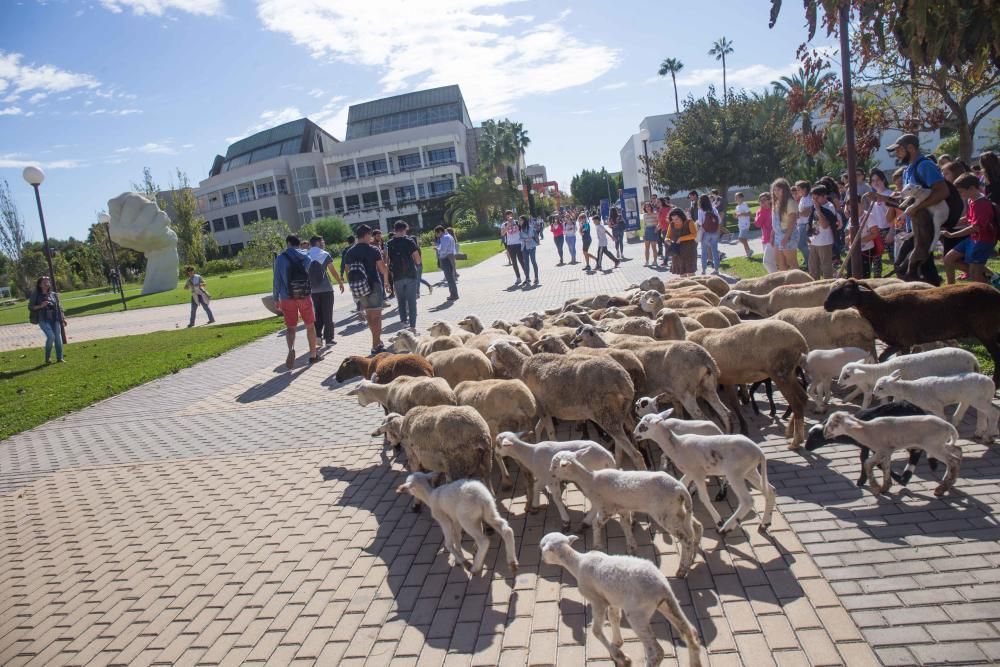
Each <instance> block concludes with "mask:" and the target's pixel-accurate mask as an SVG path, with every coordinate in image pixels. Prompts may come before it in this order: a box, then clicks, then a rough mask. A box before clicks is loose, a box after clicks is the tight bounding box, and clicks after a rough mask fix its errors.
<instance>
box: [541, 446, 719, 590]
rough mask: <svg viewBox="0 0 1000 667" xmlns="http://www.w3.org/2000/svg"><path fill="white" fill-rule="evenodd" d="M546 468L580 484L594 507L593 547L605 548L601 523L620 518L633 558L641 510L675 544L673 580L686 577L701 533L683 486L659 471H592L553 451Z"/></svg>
mask: <svg viewBox="0 0 1000 667" xmlns="http://www.w3.org/2000/svg"><path fill="white" fill-rule="evenodd" d="M550 470H551V471H552V474H553V475H554V476H555V477H556V478H557V479H561V480H566V481H569V482H574V483H575V484H576V485H577V486H579V487H580V489H581V490H582V491H583V495H585V496H586V497H587V499H588V500H590V502H591V504H592V505H593V508H594V511H595V516H594V526H593V527H594V546H595V547H597V548H599V549H600V548H604V524H606V523H607V522H608V520H609V519H610V518H611V517H613V516H615V515H619V516H620V523H621V526H622V530H623V531H624V533H625V542H626V544H627V549H628V553H629V554H630V555H633V554H635V552H636V550H637V549H638V544H637V543H636V541H635V535H634V534H633V533H632V514H633V513H634V512H644V513H646V514H648V515H649V518H650V519H651V520H652V522H653V523H655V524H656V525H658V526H659V527H660V529H661V530H663V531H664V532H666V533H667V534H669V535H670V536H672V537H673V538H674V539H675V540H677V543H678V544H679V545H680V559H681V562H680V566H679V567H678V568H677V575H676V576H677V577H679V578H684V577H686V576H687V574H688V572H689V571H690V570H691V565H692V564H693V563H694V558H695V554H696V553H697V551H698V545H699V543H700V542H701V535H702V530H703V529H702V526H701V523H700V522H699V521H698V520H697V519H695V518H694V510H693V503H692V501H691V494H690V493H688V490H687V489H686V488H685V487H684V485H683V484H681V483H680V482H678V481H677V480H676V479H674V478H673V477H671V476H670V475H668V474H667V473H665V472H660V471H655V472H652V471H648V470H615V469H605V470H594V471H591V470H588V469H587V468H586V467H585V466H584V465H583V464H582V463H580V461H579V460H577V458H576V455H575V454H574V453H573V452H558V453H556V454H555V455H554V456H553V457H552V465H551V467H550Z"/></svg>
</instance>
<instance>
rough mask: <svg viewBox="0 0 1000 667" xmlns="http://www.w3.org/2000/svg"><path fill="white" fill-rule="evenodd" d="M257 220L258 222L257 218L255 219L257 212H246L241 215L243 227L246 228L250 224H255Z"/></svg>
mask: <svg viewBox="0 0 1000 667" xmlns="http://www.w3.org/2000/svg"><path fill="white" fill-rule="evenodd" d="M257 220H259V218H258V217H257V211H247V212H246V213H244V214H243V226H244V227H246V226H247V225H249V224H251V223H254V222H257Z"/></svg>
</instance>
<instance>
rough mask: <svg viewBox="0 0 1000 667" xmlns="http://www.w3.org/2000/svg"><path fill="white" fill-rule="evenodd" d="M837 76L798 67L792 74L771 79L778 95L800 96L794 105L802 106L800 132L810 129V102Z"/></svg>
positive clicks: (803, 132) (809, 130)
mask: <svg viewBox="0 0 1000 667" xmlns="http://www.w3.org/2000/svg"><path fill="white" fill-rule="evenodd" d="M836 80H837V76H836V75H835V74H834V73H833V72H822V71H817V72H809V73H808V74H806V71H805V69H803V68H801V67H800V68H799V71H798V72H796V73H795V74H793V75H792V76H783V77H781V78H780V79H778V80H777V81H772V82H771V85H772V86H774V92H776V93H778V94H779V95H786V96H791V95H796V96H801V100H797V101H796V105H797V106H798V105H801V106H802V112H801V114H802V115H801V120H802V134H809V133H810V132H811V131H812V103H813V100H815V98H816V95H817V94H818V93H819V91H820V90H821V89H822V88H823V86H826V85H828V84H830V83H832V82H834V81H836Z"/></svg>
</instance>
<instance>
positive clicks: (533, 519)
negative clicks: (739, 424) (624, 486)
mask: <svg viewBox="0 0 1000 667" xmlns="http://www.w3.org/2000/svg"><path fill="white" fill-rule="evenodd" d="M723 248H724V250H725V251H727V252H729V253H730V254H738V252H739V246H737V245H735V244H732V245H725V244H724V246H723ZM626 251H627V252H626V254H628V255H629V256H630V257H632V258H633V260H632V261H630V262H625V263H623V265H622V269H620V270H617V271H613V272H610V273H606V274H605V273H598V274H594V275H587V274H586V273H584V272H583V271H582V270H580V266H565V267H560V268H555V267H554V264H555V259H554V257H555V252H554V249H553V247H552V244H551V239H549V238H546V239H545V241H544V242H543V245H542V248H540V250H539V264H540V265H541V267H542V285H541V286H540V287H538V288H535V289H531V290H526V291H515V292H509V291H505V289H504V288H505V287H507V286H508V285H510V284H511V283H512V282H513V277H512V271H511V269H510V268H509V267H507V266H505V260H504V258H503V257H500V256H498V257H495V258H492V259H490V260H487V261H486V262H484V263H482V264H480V265H478V266H477V267H474V268H469V269H464V270H462V271H461V278H460V280H459V291H460V293H461V299H460V300H459V301H458V302H455V303H453V304H450V305H448V304H446V302H444V297H445V296H446V292H445V291H444V290H435V291H434V294H433V295H431V296H426V294H425V295H423V296H422V298H421V300H420V301H419V307H420V321H419V323H418V324H419V326H420V328H421V329H423V328H425V327H426V326H427V325H429V324H430V323H431V322H432V321H434V320H435V319H442V320H446V321H451V322H454V321H457V320H458V319H460V318H461V317H463V316H465V315H467V314H476V315H479V316H480V317H481V318H482V319H483V320H484V321H485V322H487V323H489V322H491V321H492V320H493V319H495V318H498V317H504V318H515V317H517V316H519V315H522V314H524V313H527V312H529V311H531V310H535V309H540V308H547V307H551V306H555V305H557V304H560V303H562V302H563V301H564V300H565V299H567V298H569V297H571V296H577V295H584V294H591V293H595V292H600V291H605V292H614V291H616V290H619V289H622V288H624V287H626V286H628V285H629V284H632V283H635V282H638V281H639V280H641V279H642V278H643V277H645V276H647V275H650V274H651V273H652V272H653V270H652V269H649V268H645V267H643V266H642V259H641V252H642V248H641V246H639V245H630V246H628V247H627V249H626ZM660 275H663V276H664V277H665V276H666V274H660ZM253 298H257V297H253ZM246 299H247V300H248V301H249V300H250V299H251V297H246ZM227 301H233V302H236V301H240V299H231V300H224V301H219V302H218V304H217V305H218V307H219V308H220V309H221V308H222V306H223V304H225V303H226V302H227ZM348 301H349V299H345V298H343V297H339V296H338V305H337V311H336V315H337V318H338V320H339V321H340V325H339V326H338V341H339V343H338V344H337V345H336V346H335V347H334V348H332V351H331V352H330V353H329V354H328V356H327V359H326V360H324V361H323V362H322V363H320V364H318V365H313V366H309V365H308V364H307V363H306V354H307V350H306V347H305V341H304V337H302V338H303V339H302V340H301V343H300V345H299V350H298V351H299V354H300V357H299V359H298V361H297V364H296V366H295V368H294V369H293V371H292V372H286V371H285V370H284V365H283V361H284V341H283V338H282V337H280V336H268V337H267V338H264V339H262V340H260V341H258V342H256V343H253V344H251V345H248V346H246V347H243V348H240V349H237V350H234V351H231V352H229V353H227V354H225V355H222V356H220V357H218V358H215V359H212V360H210V361H207V362H204V363H202V364H199V365H197V366H194V367H192V368H190V369H187V370H183V371H181V372H179V373H177V374H174V375H170V376H167V377H165V378H162V379H160V380H157V381H155V382H151V383H149V384H147V385H144V386H141V387H138V388H136V389H133V390H132V391H129V392H126V393H124V394H121V395H119V396H116V397H114V398H112V399H109V400H107V401H104V402H102V403H99V404H97V405H94V406H92V407H90V408H87V409H85V410H82V411H80V412H78V413H74V414H71V415H68V416H66V417H64V418H61V419H57V420H54V421H52V422H50V423H48V424H45V425H43V426H40V427H38V428H35V429H33V430H31V431H28V432H25V433H22V434H20V435H17V436H15V437H13V438H10V439H9V440H8V441H6V442H4V443H2V444H0V563H2V567H0V664H2V665H23V664H31V665H61V664H67V665H112V664H113V665H144V664H178V665H192V664H212V665H215V664H224V665H235V664H242V663H247V664H273V665H290V664H302V665H306V664H316V665H338V664H339V665H366V664H370V665H378V666H379V667H386V666H389V665H391V666H396V665H421V666H424V665H445V664H447V665H505V666H508V665H509V666H514V665H556V664H558V665H580V664H584V663H586V664H588V665H610V664H611V661H610V660H609V656H608V653H607V651H606V650H605V649H604V647H603V646H602V645H601V644H600V643H599V642H598V641H597V640H596V639H595V638H594V637H593V635H592V634H591V633H590V627H591V623H592V619H591V617H590V614H589V612H588V610H587V608H586V605H585V603H584V600H583V598H582V597H581V595H580V592H579V590H578V589H577V588H576V584H575V581H574V580H573V578H572V577H571V576H570V575H568V574H567V573H566V572H565V571H563V570H561V569H560V568H557V567H554V566H547V565H542V564H540V558H539V551H538V542H539V540H540V539H541V537H542V536H543V535H544V534H545V533H546V532H548V531H553V530H558V529H559V526H560V521H559V517H558V514H557V513H556V512H555V511H554V509H553V510H552V511H549V506H548V505H547V504H546V501H545V500H543V507H542V511H540V512H538V513H537V514H526V513H525V508H524V505H525V497H524V486H523V484H524V482H523V479H520V478H518V479H516V486H515V492H514V496H513V498H512V497H511V492H503V493H501V494H500V497H499V504H500V506H501V513H502V514H503V515H504V516H505V517H506V518H507V519H508V521H510V523H511V526H512V527H513V529H514V534H515V538H516V542H517V548H518V558H519V560H520V569H519V571H518V573H517V575H516V576H513V575H512V574H511V573H510V572H509V571H508V569H507V566H506V564H505V562H504V559H503V558H502V557H498V538H497V537H496V536H493V538H492V542H491V548H490V553H489V557H488V558H487V565H488V567H487V574H486V576H485V577H482V578H479V577H476V578H470V577H469V575H468V574H467V573H466V572H465V571H463V570H460V569H457V568H449V566H448V563H447V556H446V554H445V553H443V552H442V549H441V546H442V545H441V533H440V530H439V529H438V527H437V525H436V524H435V523H434V522H433V520H432V519H431V518H430V515H429V512H427V511H426V510H425V511H424V512H421V513H419V514H416V513H413V512H411V511H410V509H409V502H408V501H409V500H410V497H409V496H398V495H397V494H396V493H395V489H396V486H397V485H398V484H399V483H401V482H402V480H403V478H404V472H403V467H402V466H401V465H400V463H399V462H398V461H396V460H394V458H393V456H392V453H391V452H384V451H383V448H382V444H381V439H380V438H379V439H376V438H372V437H371V436H370V435H369V434H370V433H371V431H372V429H373V428H374V427H375V426H376V425H377V424H378V423H379V422H380V421H381V417H382V411H381V410H380V409H379V408H378V407H377V406H374V405H373V406H369V407H366V408H360V407H359V406H358V405H357V401H356V400H355V399H354V398H353V397H349V396H347V395H346V394H347V391H348V390H349V389H350V387H351V386H352V384H353V383H346V384H344V385H341V384H338V383H337V382H336V380H335V379H334V378H333V374H334V373H335V371H336V368H337V365H338V363H339V361H340V359H341V358H342V357H343V356H344V355H345V354H364V353H366V352H367V350H368V348H369V346H370V338H369V336H368V334H367V331H366V330H364V329H363V327H362V326H361V325H360V324H359V323H358V322H357V321H356V320H354V319H353V318H351V317H350V316H349V313H348V312H347V307H348ZM258 303H259V299H258ZM234 305H235V304H234ZM215 307H216V306H215V305H213V308H215ZM249 307H250V306H247V308H249ZM183 308H184V309H185V311H186V309H187V306H184V307H183ZM261 310H262V309H261ZM140 312H141V311H136V313H135V315H138V314H139V313H140ZM219 312H221V311H217V313H219ZM387 312H388V316H387V322H390V323H392V325H391V326H390V327H389V329H390V331H392V330H395V329H398V324H397V323H396V322H397V318H396V317H395V311H394V310H391V311H387ZM261 315H264V313H261ZM100 317H105V316H100ZM183 317H186V312H185V313H184V315H183ZM88 319H91V318H88ZM95 319H96V318H95ZM77 321H79V320H77ZM81 326H82V325H81ZM5 328H6V327H5ZM0 331H2V329H0ZM749 352H751V353H752V351H749ZM567 389H568V390H578V391H584V390H586V388H583V387H580V388H567ZM762 405H763V401H762ZM779 410H780V407H779ZM747 414H748V419H750V421H751V428H752V429H753V432H752V433H751V436H752V437H754V439H755V440H757V441H759V442H762V443H763V446H764V448H765V450H766V452H767V454H768V458H769V476H770V481H771V483H772V484H774V486H775V487H776V489H777V493H778V511H776V512H775V517H774V523H773V526H772V529H771V532H770V534H769V535H767V536H764V535H760V534H759V533H758V532H757V530H756V529H757V524H758V519H757V517H756V515H754V516H753V517H752V518H750V519H749V520H748V521H747V522H746V524H745V530H737V531H735V533H734V534H731V535H729V536H727V537H726V539H725V540H724V541H723V540H720V538H719V536H718V535H717V533H716V532H715V531H714V530H713V529H712V528H711V525H712V522H711V520H710V519H709V517H708V514H707V513H706V512H705V511H704V508H703V507H701V506H700V504H698V503H696V509H697V513H698V517H699V519H700V520H701V521H702V523H703V524H705V526H706V530H705V538H704V540H703V542H702V545H701V546H702V550H703V551H702V553H701V554H699V556H698V558H697V560H696V561H695V566H694V569H693V570H692V572H691V574H690V575H689V576H688V578H687V579H685V580H676V579H672V584H673V586H674V590H675V592H676V594H677V597H678V599H679V600H680V602H681V604H682V607H683V609H684V611H685V613H686V614H687V615H688V617H689V618H690V619H691V620H692V621H693V622H694V623H695V624H696V626H697V628H698V631H699V633H700V636H701V638H702V640H703V642H704V644H705V645H706V647H707V655H708V659H709V662H710V664H712V665H740V664H742V665H748V666H753V667H758V666H764V665H838V664H843V665H852V666H853V665H871V664H886V665H911V664H939V663H949V664H984V663H989V662H992V661H997V660H1000V634H998V630H1000V574H998V573H1000V568H998V565H1000V549H998V548H997V547H998V538H1000V528H998V526H997V522H996V519H995V513H996V510H997V506H998V504H1000V486H998V484H997V479H998V477H1000V457H998V455H997V453H996V450H995V449H993V448H988V447H984V446H982V445H979V444H973V443H971V442H969V441H968V440H963V442H962V446H963V448H964V453H965V459H964V461H963V465H962V471H961V474H960V476H959V479H958V483H957V485H956V487H955V489H954V490H953V491H952V492H951V493H950V494H949V495H947V496H946V497H944V498H941V499H937V498H934V497H933V495H932V494H931V491H932V489H933V488H934V486H935V484H936V482H935V480H934V479H933V477H932V475H933V474H934V473H931V472H930V471H929V470H928V469H927V467H926V464H921V466H920V467H919V468H918V470H917V474H916V475H915V477H914V479H913V480H912V481H911V483H910V485H909V487H907V488H906V489H905V490H902V489H900V487H899V486H898V485H897V486H894V487H893V490H892V492H891V493H890V494H888V495H887V496H884V497H875V496H873V495H872V494H871V493H870V492H869V491H868V490H867V489H864V490H862V489H859V488H857V486H855V483H854V480H855V479H856V478H857V474H858V471H859V463H858V457H857V450H856V449H854V448H851V447H847V446H830V447H827V448H825V449H821V450H819V451H818V454H819V455H814V454H811V453H804V454H800V453H797V452H791V451H788V450H787V449H786V447H785V441H784V439H783V438H782V437H781V434H782V432H783V424H772V423H771V421H770V420H769V419H768V418H767V417H766V416H765V417H756V418H753V419H751V418H750V417H749V412H748V413H747ZM814 418H815V415H810V423H812V422H813V419H814ZM973 426H974V422H973V421H971V418H969V419H967V421H966V422H965V423H964V424H963V425H962V427H961V429H960V430H961V433H962V435H963V437H969V436H971V434H972V431H973ZM515 468H516V466H515ZM937 474H940V470H939V471H938V473H937ZM731 495H732V494H731ZM567 496H568V506H569V508H570V512H571V515H572V518H573V521H574V524H578V523H579V521H580V519H581V518H582V516H583V510H584V507H585V506H584V501H583V498H582V496H581V495H580V493H579V491H577V490H576V489H575V488H573V489H571V490H569V491H568V493H567ZM755 499H756V500H757V506H758V507H761V503H762V500H761V499H760V498H757V497H756V496H755ZM718 505H719V509H720V511H721V512H722V513H723V514H726V512H727V511H731V510H727V509H726V508H724V507H722V504H721V503H719V504H718ZM640 523H641V525H640V527H639V528H638V530H637V531H636V532H637V536H638V537H639V540H640V545H641V550H640V551H641V554H640V555H642V556H644V557H648V558H652V559H654V560H656V562H657V563H658V565H659V566H660V568H661V570H663V571H664V572H665V573H667V574H669V575H672V574H673V572H674V571H675V570H676V566H677V553H676V545H674V544H671V543H668V542H664V541H663V536H662V535H661V534H659V533H658V534H657V536H656V538H655V540H654V541H652V542H651V541H650V537H649V532H648V531H647V530H646V522H645V519H644V518H643V519H642V521H641V522H640ZM608 529H609V530H608V534H609V538H610V539H609V550H610V551H611V552H613V553H624V551H625V544H624V538H623V535H622V533H621V530H620V528H619V527H618V526H617V524H616V523H615V522H611V523H610V524H609V526H608ZM590 541H591V536H590V535H589V533H588V534H587V535H586V536H585V538H584V540H583V541H581V543H578V546H589V544H590ZM471 545H472V543H471V542H470V541H468V540H466V542H465V547H466V550H468V549H469V548H470V547H471ZM654 628H655V629H656V631H657V634H658V636H659V638H660V639H661V644H662V645H663V646H664V648H665V649H666V650H667V658H666V660H665V661H664V664H686V663H685V658H686V649H685V648H684V647H683V645H682V644H681V643H680V641H679V640H677V642H676V643H672V642H673V640H674V637H673V635H672V633H671V630H670V628H669V626H668V625H667V624H666V622H665V621H663V620H662V618H659V620H658V622H657V623H656V624H655V625H654ZM623 635H624V637H625V640H626V644H625V647H624V649H625V651H626V652H627V653H628V655H629V656H630V657H631V658H632V659H633V661H636V664H638V662H639V661H640V660H641V658H642V647H641V645H640V644H639V643H638V641H637V639H636V637H635V635H634V634H633V633H632V632H631V631H630V630H628V629H627V628H626V629H625V630H623Z"/></svg>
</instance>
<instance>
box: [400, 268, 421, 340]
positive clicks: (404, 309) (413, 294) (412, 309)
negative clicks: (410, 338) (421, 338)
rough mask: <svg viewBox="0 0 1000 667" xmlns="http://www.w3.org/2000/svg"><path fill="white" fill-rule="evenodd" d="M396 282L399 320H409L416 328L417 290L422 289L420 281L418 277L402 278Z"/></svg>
mask: <svg viewBox="0 0 1000 667" xmlns="http://www.w3.org/2000/svg"><path fill="white" fill-rule="evenodd" d="M395 284H396V303H397V306H398V308H399V321H400V322H404V323H405V322H409V324H410V326H411V327H414V328H415V327H416V326H417V292H418V291H420V281H419V280H417V279H416V278H400V279H399V280H397V281H396V283H395Z"/></svg>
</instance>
